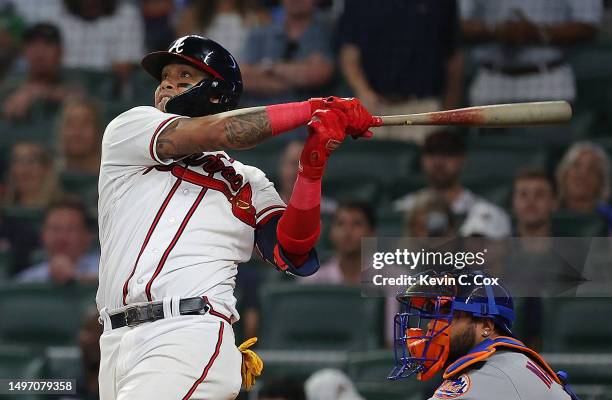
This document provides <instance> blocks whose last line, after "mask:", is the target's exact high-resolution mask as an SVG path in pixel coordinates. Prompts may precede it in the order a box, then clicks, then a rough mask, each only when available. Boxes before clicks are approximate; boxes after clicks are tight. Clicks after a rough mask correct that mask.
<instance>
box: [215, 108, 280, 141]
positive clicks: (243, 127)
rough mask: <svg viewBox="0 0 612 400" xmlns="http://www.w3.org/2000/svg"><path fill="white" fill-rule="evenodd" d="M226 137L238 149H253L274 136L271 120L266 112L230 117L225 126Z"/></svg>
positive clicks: (259, 111)
mask: <svg viewBox="0 0 612 400" xmlns="http://www.w3.org/2000/svg"><path fill="white" fill-rule="evenodd" d="M225 135H226V137H227V140H228V142H229V143H230V144H232V145H235V146H236V147H237V148H245V147H252V146H255V145H256V144H258V143H261V142H262V141H263V140H264V139H266V138H267V137H270V136H271V135H272V128H271V127H270V120H269V119H268V113H267V112H266V111H265V110H257V111H252V112H249V113H245V114H238V115H234V116H232V117H230V119H229V120H228V121H227V123H226V125H225Z"/></svg>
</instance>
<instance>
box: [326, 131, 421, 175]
mask: <svg viewBox="0 0 612 400" xmlns="http://www.w3.org/2000/svg"><path fill="white" fill-rule="evenodd" d="M417 164H418V149H417V147H416V146H415V145H413V144H406V143H401V142H399V143H398V142H384V141H375V140H369V141H366V140H361V141H355V142H352V141H348V142H345V143H344V144H343V145H342V146H341V147H340V148H339V149H338V150H336V151H334V154H333V156H332V157H331V158H330V159H329V161H328V163H327V168H326V169H325V178H326V179H332V180H334V179H346V180H348V181H350V182H354V181H361V182H364V181H373V182H380V183H382V184H390V183H392V182H394V181H395V180H397V179H399V178H401V177H405V176H406V175H409V174H411V173H415V172H416V170H417Z"/></svg>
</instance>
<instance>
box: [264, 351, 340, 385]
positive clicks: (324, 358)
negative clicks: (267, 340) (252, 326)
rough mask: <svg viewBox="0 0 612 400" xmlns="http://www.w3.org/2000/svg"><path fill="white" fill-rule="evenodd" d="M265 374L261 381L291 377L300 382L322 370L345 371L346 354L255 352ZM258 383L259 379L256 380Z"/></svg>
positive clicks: (325, 352)
mask: <svg viewBox="0 0 612 400" xmlns="http://www.w3.org/2000/svg"><path fill="white" fill-rule="evenodd" d="M256 351H257V354H259V356H260V357H261V358H262V360H263V361H264V364H265V365H264V369H265V371H266V372H264V373H263V375H262V377H261V378H262V381H266V380H273V379H278V378H282V377H291V378H293V379H296V380H299V381H301V382H303V381H305V380H306V379H308V377H309V376H310V375H312V374H313V373H314V372H316V371H318V370H320V369H323V368H336V369H340V370H344V369H346V359H347V352H345V351H334V350H265V349H261V350H257V349H256ZM257 381H258V383H259V379H258V380H257Z"/></svg>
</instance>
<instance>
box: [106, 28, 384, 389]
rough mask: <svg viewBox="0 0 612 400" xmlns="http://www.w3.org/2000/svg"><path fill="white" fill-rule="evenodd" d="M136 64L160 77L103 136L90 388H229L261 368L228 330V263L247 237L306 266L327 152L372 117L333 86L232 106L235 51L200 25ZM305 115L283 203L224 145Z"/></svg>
mask: <svg viewBox="0 0 612 400" xmlns="http://www.w3.org/2000/svg"><path fill="white" fill-rule="evenodd" d="M142 65H143V67H144V69H145V70H146V71H147V72H148V73H150V74H151V75H152V76H153V77H155V78H156V79H157V80H158V81H159V86H158V87H157V89H156V91H155V107H149V106H143V107H135V108H133V109H131V110H128V111H126V112H124V113H123V114H121V115H119V116H118V117H117V118H115V119H114V120H113V121H111V122H110V124H109V125H108V127H107V128H106V131H105V133H104V139H103V143H102V165H101V169H100V179H99V193H100V198H99V226H100V243H101V250H102V257H101V262H100V277H99V288H98V293H97V299H96V300H97V304H98V308H99V311H100V317H101V321H102V322H103V324H104V334H103V335H102V337H101V339H100V347H101V356H102V361H101V365H100V379H99V380H100V398H101V399H102V400H114V399H119V400H124V399H130V400H134V399H136V400H139V399H142V400H144V399H147V400H149V399H158V400H164V399H173V400H175V399H207V400H211V399H212V400H216V399H234V398H235V397H236V396H237V394H238V392H239V390H240V387H241V383H244V384H245V385H246V386H249V385H250V384H251V383H252V379H253V376H254V375H257V374H258V372H259V370H260V365H257V364H260V360H258V358H257V357H256V356H254V355H253V353H252V352H250V351H249V350H248V347H249V345H250V344H252V341H250V342H248V343H246V344H245V345H243V346H241V348H240V349H239V348H237V347H236V344H235V340H234V334H233V330H232V323H234V322H235V321H237V320H238V318H239V315H238V312H237V311H236V299H235V298H234V295H233V291H234V278H235V275H236V272H237V264H239V263H241V262H245V261H247V260H249V258H250V257H251V253H252V249H253V246H254V245H255V246H256V248H257V249H258V251H259V252H260V254H261V255H262V257H263V258H264V259H265V260H267V261H269V262H270V263H272V264H273V265H275V266H276V267H277V268H278V269H279V270H282V271H285V272H287V273H291V274H294V275H298V276H308V275H311V274H313V273H315V272H316V271H317V269H318V268H319V262H318V259H317V254H316V251H315V250H314V245H315V242H316V240H317V238H318V236H319V231H320V226H319V220H320V217H319V202H320V198H321V178H322V175H323V172H324V168H325V164H326V160H327V158H328V157H329V156H330V154H331V152H332V151H333V150H334V149H335V148H336V147H338V145H340V143H341V142H342V141H343V140H344V139H345V137H346V135H352V136H354V137H361V136H369V135H370V133H369V132H368V131H367V130H368V128H369V126H370V125H371V123H372V117H371V115H370V114H369V113H368V112H367V111H366V110H365V109H364V108H363V107H362V106H361V105H360V103H359V102H358V101H357V100H354V99H339V98H327V99H311V100H309V101H305V102H299V103H289V104H280V105H273V106H267V107H257V108H250V109H242V110H234V109H235V108H236V107H237V104H238V100H239V97H240V94H241V92H242V78H241V75H240V69H239V67H238V65H237V63H236V60H235V59H234V58H233V57H232V56H231V54H230V53H229V52H227V51H226V50H225V49H224V48H223V47H222V46H221V45H219V44H218V43H216V42H214V41H212V40H209V39H207V38H204V37H200V36H186V37H182V38H180V39H178V40H176V41H174V42H173V43H172V44H171V45H170V47H169V48H168V50H167V51H162V52H155V53H151V54H148V55H147V56H145V57H144V59H143V60H142ZM231 110H234V111H231ZM305 124H308V130H309V136H308V139H307V140H306V143H305V146H304V150H303V152H302V156H301V159H300V166H299V172H298V177H297V179H296V182H295V187H294V190H293V193H292V196H291V198H290V200H289V202H288V204H287V205H285V204H284V203H283V201H281V199H280V197H279V195H278V193H277V192H276V190H275V189H274V186H273V185H272V183H271V182H270V181H269V180H268V179H267V178H266V176H265V175H264V173H263V172H262V171H260V170H259V169H257V168H255V167H252V166H248V165H244V164H242V163H240V162H239V161H237V160H234V159H232V158H231V157H230V156H228V155H227V154H226V153H225V152H224V151H223V150H225V149H248V148H251V147H253V146H256V145H257V144H259V143H261V142H262V141H264V140H265V139H268V138H271V137H273V136H275V135H279V134H282V133H283V132H286V131H289V130H291V129H294V128H296V127H297V126H300V125H305ZM243 354H245V356H243ZM243 358H244V360H245V361H246V362H245V363H244V364H243ZM241 371H242V375H241Z"/></svg>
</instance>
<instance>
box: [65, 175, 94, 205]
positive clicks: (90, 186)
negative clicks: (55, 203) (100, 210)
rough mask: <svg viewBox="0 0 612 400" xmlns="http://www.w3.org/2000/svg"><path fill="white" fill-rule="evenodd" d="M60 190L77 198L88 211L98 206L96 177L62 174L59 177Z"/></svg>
mask: <svg viewBox="0 0 612 400" xmlns="http://www.w3.org/2000/svg"><path fill="white" fill-rule="evenodd" d="M59 180H60V183H61V186H62V189H63V190H64V192H66V193H71V194H75V195H77V196H79V197H80V198H81V199H82V200H83V201H84V202H85V205H86V206H87V208H88V209H90V210H95V209H96V208H97V206H98V176H97V175H91V174H83V173H76V172H66V171H64V172H62V173H61V174H60V176H59Z"/></svg>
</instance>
